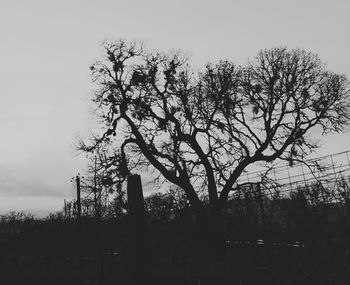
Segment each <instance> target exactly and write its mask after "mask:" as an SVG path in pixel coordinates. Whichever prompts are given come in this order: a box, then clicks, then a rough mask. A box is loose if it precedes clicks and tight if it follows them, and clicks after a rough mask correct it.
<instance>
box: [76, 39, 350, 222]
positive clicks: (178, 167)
mask: <svg viewBox="0 0 350 285" xmlns="http://www.w3.org/2000/svg"><path fill="white" fill-rule="evenodd" d="M104 50H105V56H104V57H102V58H101V60H100V61H97V62H96V63H95V64H94V65H92V66H91V72H92V78H93V81H94V83H95V84H96V85H97V90H96V92H95V94H94V97H93V102H94V104H95V106H96V113H97V114H98V116H100V118H101V124H102V127H101V133H100V134H96V135H95V136H94V137H93V138H92V141H90V142H83V141H82V142H81V144H80V149H81V150H83V151H86V152H91V151H93V150H94V149H96V148H97V147H98V146H100V145H104V148H110V149H113V153H111V155H110V156H109V162H108V163H107V164H106V165H105V167H106V169H107V170H108V171H111V172H113V173H115V175H116V176H117V177H121V178H125V177H126V176H127V175H128V174H129V173H130V172H131V171H133V170H135V169H136V170H142V169H148V168H150V167H153V168H152V169H155V170H156V171H157V172H158V173H159V175H160V177H163V178H164V179H165V180H167V181H169V182H171V183H173V184H175V185H177V186H178V187H180V188H182V189H183V190H184V191H185V193H186V196H187V198H188V200H189V202H190V204H191V206H192V208H193V210H194V212H195V213H196V216H197V218H198V219H200V220H205V221H209V224H212V225H215V224H218V223H219V222H220V215H221V212H222V209H223V207H224V205H225V202H226V201H227V198H228V195H229V192H230V191H231V190H232V188H233V186H234V184H235V183H237V180H238V178H239V177H240V175H241V174H242V173H243V171H244V170H245V169H246V168H247V166H249V165H252V164H255V163H259V162H267V163H269V162H272V161H274V160H276V159H284V160H287V161H290V162H291V163H292V161H293V159H303V158H304V157H305V156H307V155H308V154H310V153H311V152H312V151H313V150H315V148H317V147H318V145H317V143H315V142H314V141H312V140H311V139H310V138H309V137H308V133H309V132H310V130H312V129H315V130H316V131H320V133H321V134H323V135H324V134H328V133H332V132H342V131H343V128H344V127H345V126H347V125H348V124H349V119H350V115H349V114H350V112H349V111H350V108H349V107H350V105H349V95H350V92H349V81H348V80H347V78H346V77H345V76H343V75H338V74H335V73H333V72H330V71H328V70H327V69H326V66H325V64H323V63H322V61H321V60H320V59H319V57H318V56H317V55H315V54H312V53H309V52H306V51H304V50H302V49H293V50H288V49H286V48H274V49H269V50H262V51H260V52H259V53H258V55H257V56H256V58H255V59H254V60H252V61H251V62H249V63H248V64H247V65H246V66H244V67H239V66H236V65H235V64H234V63H232V62H229V61H220V62H218V63H217V64H207V65H206V66H205V68H204V70H203V71H201V72H199V73H195V72H194V71H192V70H191V68H190V66H189V60H188V58H187V57H186V56H185V55H184V54H183V53H181V52H171V53H161V52H149V51H147V50H146V49H145V48H144V46H143V45H142V44H141V43H139V42H136V41H131V42H128V41H126V40H119V41H116V42H106V43H105V44H104ZM202 195H208V199H209V208H208V210H207V208H205V207H204V206H203V203H202V199H201V196H202Z"/></svg>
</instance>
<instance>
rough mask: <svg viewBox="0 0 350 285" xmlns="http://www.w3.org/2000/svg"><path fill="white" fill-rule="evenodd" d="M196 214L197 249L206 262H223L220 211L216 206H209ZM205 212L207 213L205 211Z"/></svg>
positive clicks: (223, 240) (223, 252) (222, 231)
mask: <svg viewBox="0 0 350 285" xmlns="http://www.w3.org/2000/svg"><path fill="white" fill-rule="evenodd" d="M203 210H204V211H201V213H199V215H198V214H197V216H196V218H197V221H196V222H197V225H198V228H199V240H198V243H199V247H200V250H201V251H202V253H203V254H204V257H205V258H207V259H208V260H215V261H218V260H223V259H224V258H225V236H224V229H223V216H222V211H221V209H220V208H219V207H218V206H217V205H213V206H212V205H211V207H210V208H209V209H204V207H203ZM206 210H207V211H206Z"/></svg>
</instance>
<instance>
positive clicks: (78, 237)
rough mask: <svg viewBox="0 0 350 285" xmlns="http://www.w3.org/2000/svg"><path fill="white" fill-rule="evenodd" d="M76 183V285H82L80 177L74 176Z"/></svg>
mask: <svg viewBox="0 0 350 285" xmlns="http://www.w3.org/2000/svg"><path fill="white" fill-rule="evenodd" d="M75 179H76V183H77V226H78V229H77V250H78V284H82V268H81V261H82V260H81V259H82V256H81V255H82V252H81V199H80V196H81V195H80V176H79V174H78V175H77V176H76V178H75Z"/></svg>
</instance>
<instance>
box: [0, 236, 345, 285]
mask: <svg viewBox="0 0 350 285" xmlns="http://www.w3.org/2000/svg"><path fill="white" fill-rule="evenodd" d="M346 250H347V248H346V245H345V244H339V243H338V244H337V242H334V241H333V242H331V243H328V244H327V245H325V244H319V245H310V246H304V245H299V244H297V243H294V244H293V243H291V244H288V245H287V244H285V245H276V244H275V245H274V246H272V247H271V249H270V251H267V250H266V246H265V245H263V244H248V243H245V244H238V243H232V242H231V243H228V244H227V245H226V253H225V257H224V259H223V260H216V261H215V260H207V259H205V258H201V257H189V256H188V255H187V254H186V252H184V251H183V250H182V252H177V253H173V254H172V256H171V257H164V256H160V257H158V258H156V259H155V258H154V257H153V258H150V260H149V263H148V264H146V266H145V267H144V268H146V270H145V271H144V272H142V271H140V272H139V274H137V273H132V274H130V272H129V273H128V270H127V269H126V268H125V265H123V261H122V257H121V254H120V253H117V252H109V253H105V254H104V255H103V256H101V257H100V258H99V257H96V256H84V257H82V258H81V259H80V267H79V258H78V257H74V256H59V255H56V256H51V257H48V256H2V257H1V277H0V278H1V284H4V285H11V284H13V285H15V284H16V285H17V284H37V285H41V284H42V285H49V284H50V285H51V284H52V285H56V284H57V285H73V284H74V285H75V284H94V285H97V284H99V285H100V284H106V285H109V284H115V285H117V284H121V285H124V284H159V285H160V284H170V285H171V284H174V285H175V284H176V285H181V284H188V285H190V284H191V285H192V284H193V285H199V284H200V285H210V284H213V285H214V284H223V285H226V284H227V285H229V284H230V285H231V284H232V285H234V284H237V285H250V284H251V285H255V284H287V285H288V284H300V285H302V284H303V285H304V284H305V285H306V284H307V285H312V284H315V285H323V284H325V285H326V284H327V285H328V284H344V285H348V284H350V266H349V265H348V264H349V263H348V262H347V261H346V260H344V257H345V255H346ZM267 254H269V257H268V258H267ZM186 255H187V256H186ZM267 260H269V261H270V262H267ZM79 272H80V273H79Z"/></svg>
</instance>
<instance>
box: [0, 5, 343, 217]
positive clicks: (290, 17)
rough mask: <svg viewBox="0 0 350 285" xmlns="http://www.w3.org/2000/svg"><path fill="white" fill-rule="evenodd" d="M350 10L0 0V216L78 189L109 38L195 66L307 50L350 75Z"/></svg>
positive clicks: (331, 143)
mask: <svg viewBox="0 0 350 285" xmlns="http://www.w3.org/2000/svg"><path fill="white" fill-rule="evenodd" d="M349 11H350V2H349V1H347V0H344V1H342V0H333V1H320V0H318V1H316V0H303V1H301V0H297V1H281V0H279V1H278V0H276V1H272V0H265V1H260V0H254V1H253V0H251V1H249V0H242V1H234V0H231V1H224V0H216V1H191V0H187V1H184V0H177V1H173V0H172V1H165V0H155V1H151V0H149V1H145V0H134V1H117V0H114V1H107V0H104V1H101V0H99V1H97V0H96V1H91V0H90V1H89V0H84V1H83V0H75V1H72V0H70V1H67V0H60V1H48V0H45V1H35V0H31V1H28V0H27V1H25V0H23V1H1V9H0V36H1V45H0V63H1V65H0V78H1V81H0V82H1V85H0V98H1V104H0V130H1V138H2V139H1V147H0V212H3V211H5V210H6V211H7V210H8V208H9V207H10V206H9V205H11V207H13V209H16V210H20V209H29V208H31V209H34V208H37V209H40V210H45V209H48V210H55V209H59V208H60V207H61V206H62V203H63V202H62V201H63V198H64V197H67V198H69V197H71V196H72V195H73V189H72V186H71V184H70V178H71V177H72V176H74V175H75V174H76V173H77V172H79V171H80V170H81V169H82V168H83V167H84V166H85V161H84V158H83V157H78V158H76V157H74V155H73V151H72V150H73V148H72V144H73V141H74V136H75V134H76V133H81V134H86V133H88V131H89V126H90V125H92V120H91V114H90V113H89V101H88V99H89V95H91V92H92V90H93V85H92V84H91V83H90V79H89V69H88V67H89V65H90V64H91V63H93V61H94V60H95V59H96V58H98V57H99V56H100V55H101V48H100V44H101V43H102V41H103V40H105V39H113V38H120V37H122V38H127V39H139V40H143V41H145V43H146V44H147V46H148V47H149V48H155V49H160V50H165V51H166V50H169V49H172V48H176V49H182V50H184V51H186V52H189V53H190V54H191V55H192V56H193V63H194V65H195V66H202V65H203V64H204V63H205V62H207V61H215V60H218V59H222V58H225V59H231V60H233V61H235V62H236V63H237V64H243V63H245V62H246V60H247V59H248V58H249V57H254V56H255V54H256V53H257V51H258V50H260V49H262V48H269V47H275V46H288V47H290V48H293V47H301V48H305V49H307V50H310V51H312V52H316V53H318V54H319V55H320V57H321V58H322V60H323V61H325V62H326V63H328V67H329V68H330V69H331V70H333V71H336V72H339V73H346V74H348V75H349V74H350V54H349V50H350V39H349V37H348V29H349V27H350V18H349V17H348V13H349ZM349 139H350V135H349V133H347V134H346V135H341V136H334V137H332V138H328V139H327V140H325V141H324V148H323V149H322V150H321V151H320V154H326V153H332V152H337V151H342V150H346V149H349V148H350V147H349V143H348V142H349ZM37 196H40V198H37ZM26 197H27V198H26ZM29 200H30V202H28V201H29Z"/></svg>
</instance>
